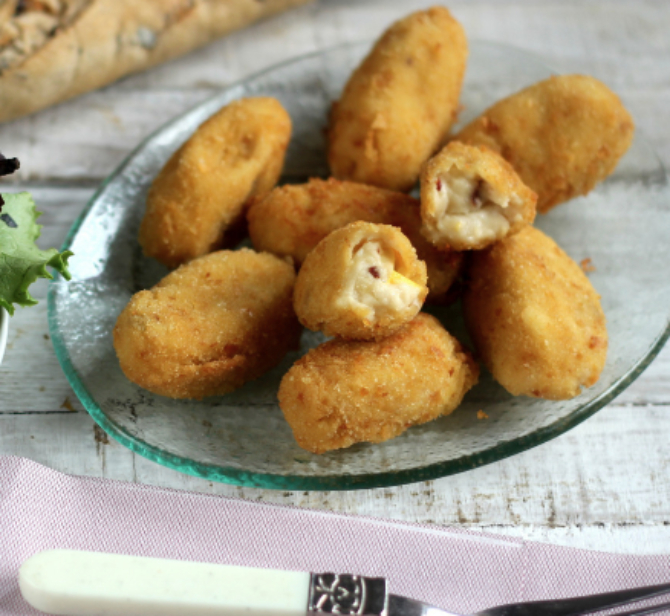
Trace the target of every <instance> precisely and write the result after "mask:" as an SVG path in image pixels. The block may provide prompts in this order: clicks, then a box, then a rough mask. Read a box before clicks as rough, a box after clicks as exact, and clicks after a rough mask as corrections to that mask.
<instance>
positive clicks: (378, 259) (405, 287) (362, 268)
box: [342, 241, 422, 320]
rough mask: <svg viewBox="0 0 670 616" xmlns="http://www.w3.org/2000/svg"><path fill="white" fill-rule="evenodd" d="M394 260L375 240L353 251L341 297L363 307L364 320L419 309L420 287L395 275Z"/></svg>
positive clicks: (390, 252)
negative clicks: (409, 309)
mask: <svg viewBox="0 0 670 616" xmlns="http://www.w3.org/2000/svg"><path fill="white" fill-rule="evenodd" d="M395 260H396V259H395V253H394V251H393V250H391V249H389V248H387V247H384V246H383V245H382V244H381V243H380V242H378V241H368V242H365V243H364V244H363V245H361V246H360V247H358V248H357V249H356V250H354V253H353V255H352V263H351V265H350V268H349V275H348V277H347V285H346V288H345V290H344V293H343V295H342V297H343V299H345V301H347V302H350V303H353V304H354V305H356V307H357V308H363V309H364V310H365V312H366V313H367V314H366V318H367V319H370V320H375V319H376V318H380V317H383V316H385V315H387V314H392V313H396V312H399V311H404V310H406V309H408V308H410V307H413V308H416V309H417V310H418V309H419V308H420V307H421V300H420V296H421V290H422V288H421V286H420V285H418V284H416V283H414V282H412V281H411V280H410V279H409V278H406V277H405V276H403V275H401V274H400V273H398V272H397V271H396V269H395V268H396V263H395Z"/></svg>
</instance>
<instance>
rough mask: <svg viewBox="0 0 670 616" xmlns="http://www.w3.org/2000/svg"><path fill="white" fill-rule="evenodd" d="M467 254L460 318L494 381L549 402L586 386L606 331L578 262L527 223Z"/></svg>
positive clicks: (600, 357) (601, 359)
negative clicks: (494, 241) (467, 260)
mask: <svg viewBox="0 0 670 616" xmlns="http://www.w3.org/2000/svg"><path fill="white" fill-rule="evenodd" d="M471 258H472V261H471V263H470V266H469V269H468V277H469V285H468V288H467V289H466V290H465V293H464V295H463V310H464V314H465V321H466V324H467V327H468V331H469V333H470V335H471V337H472V339H473V342H474V344H475V347H476V349H477V351H478V353H479V354H480V356H481V358H482V360H483V361H484V363H485V365H486V366H487V368H488V369H489V370H490V371H491V373H492V374H493V376H494V378H495V379H496V380H497V381H498V382H499V383H500V384H501V385H502V386H503V387H504V388H505V389H507V391H509V392H510V393H511V394H514V395H517V396H518V395H525V396H533V397H537V398H547V399H550V400H563V399H567V398H572V397H574V396H576V395H578V394H579V393H581V388H582V387H590V386H591V385H593V384H594V383H595V382H596V381H597V380H598V378H599V376H600V373H601V371H602V369H603V367H604V365H605V359H606V354H607V330H606V327H605V315H604V314H603V311H602V308H601V306H600V299H599V295H598V294H597V293H596V291H595V290H594V289H593V287H592V286H591V283H590V281H589V280H588V278H587V277H586V276H585V275H584V272H583V271H582V270H581V268H580V267H579V265H577V263H575V262H574V261H573V260H572V259H570V257H568V256H567V255H566V254H565V253H564V252H563V251H562V250H561V249H560V248H559V247H558V246H557V245H556V243H555V242H554V241H553V240H551V239H550V238H549V237H547V236H546V235H544V234H543V233H542V232H541V231H539V230H538V229H535V228H533V227H530V226H528V227H525V228H524V229H522V230H521V231H520V232H519V233H517V234H516V235H513V236H511V237H508V238H506V239H504V240H502V241H501V242H498V243H497V244H494V245H493V246H491V247H490V248H488V249H486V250H483V251H481V252H475V253H473V254H472V256H471Z"/></svg>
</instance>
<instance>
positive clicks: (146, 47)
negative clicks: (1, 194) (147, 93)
mask: <svg viewBox="0 0 670 616" xmlns="http://www.w3.org/2000/svg"><path fill="white" fill-rule="evenodd" d="M308 1H309V0H0V122H5V121H7V120H12V119H15V118H18V117H20V116H24V115H28V114H30V113H34V112H35V111H38V110H40V109H43V108H45V107H48V106H50V105H54V104H56V103H59V102H61V101H64V100H66V99H68V98H72V97H74V96H77V95H79V94H83V93H84V92H88V91H90V90H94V89H96V88H99V87H101V86H104V85H106V84H108V83H111V82H112V81H115V80H116V79H119V78H121V77H123V76H125V75H128V74H130V73H135V72H138V71H141V70H144V69H146V68H149V67H151V66H155V65H156V64H159V63H161V62H165V61H166V60H170V59H171V58H174V57H176V56H179V55H181V54H184V53H186V52H188V51H190V50H192V49H195V48H196V47H200V46H201V45H204V44H205V43H208V42H210V41H212V40H213V39H215V38H217V37H219V36H222V35H224V34H226V33H228V32H231V31H232V30H236V29H239V28H242V27H244V26H246V25H248V24H250V23H252V22H254V21H256V20H258V19H261V18H263V17H266V16H269V15H272V14H274V13H277V12H279V11H282V10H284V9H287V8H290V7H292V6H297V5H300V4H305V3H306V2H308Z"/></svg>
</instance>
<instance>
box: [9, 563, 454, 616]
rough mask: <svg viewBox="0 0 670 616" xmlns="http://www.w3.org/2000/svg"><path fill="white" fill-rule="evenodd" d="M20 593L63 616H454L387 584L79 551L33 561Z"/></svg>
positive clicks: (22, 579)
mask: <svg viewBox="0 0 670 616" xmlns="http://www.w3.org/2000/svg"><path fill="white" fill-rule="evenodd" d="M19 587H20V589H21V594H22V595H23V597H24V599H25V600H26V601H27V602H28V603H30V605H32V606H33V607H35V608H37V609H38V610H41V611H42V612H46V613H48V614H57V615H64V616H117V615H118V616H184V615H188V616H305V615H306V614H314V615H321V614H341V615H342V616H353V615H358V616H456V615H455V614H452V613H450V612H445V611H444V610H440V609H438V608H434V607H432V606H429V605H426V604H424V603H421V602H419V601H415V600H413V599H408V598H405V597H400V596H398V595H393V594H389V593H388V589H387V582H386V579H385V578H381V577H365V576H360V575H349V574H336V573H305V572H299V571H278V570H273V569H256V568H250V567H236V566H230V565H213V564H206V563H194V562H186V561H177V560H166V559H161V558H146V557H140V556H124V555H120V554H103V553H98V552H85V551H76V550H49V551H46V552H40V553H38V554H36V555H34V556H32V557H30V558H29V559H28V560H26V561H25V562H24V563H23V565H22V566H21V568H20V570H19Z"/></svg>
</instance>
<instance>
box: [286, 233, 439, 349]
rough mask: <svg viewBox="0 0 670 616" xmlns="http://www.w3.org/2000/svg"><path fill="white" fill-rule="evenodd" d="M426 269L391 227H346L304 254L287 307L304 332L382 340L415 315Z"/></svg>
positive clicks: (425, 291) (423, 290) (422, 294)
mask: <svg viewBox="0 0 670 616" xmlns="http://www.w3.org/2000/svg"><path fill="white" fill-rule="evenodd" d="M427 294H428V287H427V286H426V266H425V264H424V263H423V261H420V260H419V259H418V258H417V256H416V250H414V247H413V246H412V244H411V243H410V241H409V240H408V239H407V238H406V237H405V236H404V235H403V234H402V232H401V231H400V230H399V229H397V228H396V227H392V226H390V225H376V224H373V223H369V222H360V221H359V222H352V223H351V224H349V225H347V226H346V227H342V228H341V229H337V230H336V231H333V232H332V233H331V234H330V235H328V236H327V237H326V238H325V239H323V240H322V241H321V242H319V244H318V245H317V247H316V248H315V249H314V250H313V251H312V252H310V253H309V254H308V255H307V258H306V259H305V262H304V263H303V265H302V268H301V269H300V272H299V274H298V278H297V280H296V283H295V291H294V293H293V307H294V309H295V313H296V314H297V315H298V319H300V322H301V323H302V324H303V325H304V326H305V327H307V328H309V329H311V330H315V331H323V332H324V333H325V334H326V335H327V336H341V337H342V338H346V339H349V340H371V339H373V338H382V337H384V336H388V335H390V334H392V333H393V332H395V331H396V330H398V329H399V328H400V327H402V326H403V325H404V324H405V323H407V322H409V321H410V320H412V319H413V318H414V317H415V316H416V315H417V314H418V312H419V311H420V310H421V306H422V305H423V302H424V300H425V299H426V295H427Z"/></svg>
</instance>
